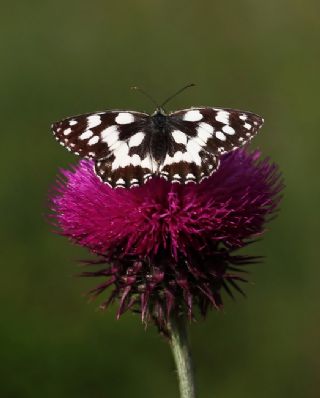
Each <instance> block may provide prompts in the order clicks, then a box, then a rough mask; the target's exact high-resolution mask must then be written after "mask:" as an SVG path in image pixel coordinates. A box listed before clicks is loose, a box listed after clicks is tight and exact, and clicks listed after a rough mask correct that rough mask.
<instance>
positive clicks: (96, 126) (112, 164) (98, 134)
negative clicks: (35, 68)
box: [52, 106, 263, 188]
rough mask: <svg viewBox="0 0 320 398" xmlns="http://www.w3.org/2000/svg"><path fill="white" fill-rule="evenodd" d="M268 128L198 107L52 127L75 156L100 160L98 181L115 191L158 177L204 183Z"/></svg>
mask: <svg viewBox="0 0 320 398" xmlns="http://www.w3.org/2000/svg"><path fill="white" fill-rule="evenodd" d="M262 124H263V119H262V118H261V117H260V116H258V115H256V114H254V113H251V112H244V111H240V110H236V109H228V108H211V107H194V108H189V109H183V110H178V111H175V112H171V113H169V114H166V113H165V111H164V109H163V108H162V106H161V107H157V109H156V110H155V112H154V113H153V114H151V115H150V114H147V113H142V112H136V111H128V110H106V111H103V112H95V113H87V114H83V115H78V116H73V117H68V118H66V119H64V120H62V121H59V122H56V123H54V124H53V125H52V130H53V133H54V136H55V138H56V139H57V141H58V142H59V143H60V144H61V145H63V146H64V147H66V148H67V149H68V150H69V151H71V152H73V153H74V154H76V155H79V156H81V157H84V158H89V159H92V160H94V170H95V173H96V175H97V176H98V177H99V178H100V179H101V180H102V181H103V182H104V183H106V184H108V185H110V186H111V187H112V188H120V187H122V188H132V187H136V186H140V185H142V184H144V183H145V182H146V181H148V180H149V179H150V178H152V177H154V176H160V177H162V178H164V179H166V180H168V181H170V182H173V183H182V184H188V183H192V182H193V183H198V182H201V181H202V180H203V179H205V178H207V177H209V176H210V175H211V174H213V173H214V172H215V171H216V170H217V169H218V167H219V159H220V157H221V155H223V154H224V153H227V152H230V151H232V150H234V149H237V148H239V147H241V146H243V145H244V144H246V143H247V142H248V141H249V140H251V138H252V137H253V136H255V134H256V133H257V132H258V130H259V129H260V128H261V126H262Z"/></svg>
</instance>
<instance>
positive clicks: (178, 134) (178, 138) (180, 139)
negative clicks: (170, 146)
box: [171, 130, 187, 145]
mask: <svg viewBox="0 0 320 398" xmlns="http://www.w3.org/2000/svg"><path fill="white" fill-rule="evenodd" d="M171 134H172V137H173V139H174V140H175V142H176V143H177V144H184V145H187V136H186V135H185V133H183V132H182V131H180V130H174V131H173V132H172V133H171Z"/></svg>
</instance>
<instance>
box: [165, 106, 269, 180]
mask: <svg viewBox="0 0 320 398" xmlns="http://www.w3.org/2000/svg"><path fill="white" fill-rule="evenodd" d="M169 117H170V123H171V130H172V131H171V137H170V138H171V139H170V145H169V151H168V154H167V156H166V158H165V160H164V162H163V164H162V165H161V167H160V174H161V175H163V177H166V178H167V179H168V180H170V181H174V182H182V183H188V182H199V181H201V180H202V179H204V178H206V177H208V176H210V175H211V174H212V173H213V172H214V171H216V170H217V168H218V166H219V157H220V156H221V155H222V154H224V153H226V152H230V151H232V150H234V149H237V148H239V147H241V146H243V145H244V144H246V143H247V142H248V141H250V140H251V138H252V137H254V136H255V134H256V133H257V132H258V130H259V129H260V127H261V126H262V124H263V119H262V118H261V117H260V116H258V115H256V114H253V113H250V112H244V111H240V110H235V109H228V108H191V109H185V110H180V111H176V112H173V113H171V114H170V115H169Z"/></svg>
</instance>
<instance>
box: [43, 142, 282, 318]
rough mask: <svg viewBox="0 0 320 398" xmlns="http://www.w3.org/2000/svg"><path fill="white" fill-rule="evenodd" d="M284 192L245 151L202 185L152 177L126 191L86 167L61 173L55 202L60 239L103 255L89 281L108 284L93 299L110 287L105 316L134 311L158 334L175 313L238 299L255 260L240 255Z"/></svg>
mask: <svg viewBox="0 0 320 398" xmlns="http://www.w3.org/2000/svg"><path fill="white" fill-rule="evenodd" d="M281 189H282V183H281V179H280V173H279V171H278V168H277V166H276V165H274V164H271V163H270V161H269V160H268V159H265V160H261V154H260V152H258V151H255V152H252V153H248V152H246V151H245V150H243V149H241V150H237V151H234V152H232V153H229V154H226V155H224V156H223V157H222V159H221V164H220V167H219V169H218V170H217V172H215V173H214V174H213V175H212V176H211V177H210V178H208V179H207V180H205V181H204V182H202V183H201V184H188V185H179V184H171V183H168V182H166V181H165V180H163V179H161V178H153V179H152V180H150V181H148V182H147V183H146V184H145V185H143V186H141V187H138V188H133V189H130V190H126V189H117V190H114V189H112V188H110V187H109V186H107V185H105V184H103V183H102V182H101V181H100V180H99V179H98V178H97V176H96V175H95V173H94V171H93V163H92V161H87V160H82V161H80V163H79V164H78V165H77V166H75V167H74V168H73V169H72V170H62V178H60V179H59V180H58V182H57V184H56V187H55V191H54V194H53V195H52V198H51V203H52V209H53V211H54V215H53V216H54V218H55V219H56V222H57V224H58V225H59V228H60V231H61V233H62V234H64V235H66V236H67V237H69V238H70V239H71V240H72V241H73V242H74V243H77V244H79V245H81V246H85V247H87V248H88V249H89V250H90V251H92V252H94V253H96V254H98V255H100V257H99V260H98V261H97V262H96V263H95V264H100V269H98V271H88V272H85V273H84V275H88V276H98V277H101V278H103V281H102V283H101V284H100V285H99V286H98V287H96V288H95V289H93V290H92V292H91V293H92V294H93V295H97V294H99V293H102V292H103V291H105V290H106V289H107V288H108V287H110V293H109V297H108V298H107V300H106V301H105V302H104V303H103V304H102V307H107V306H108V305H109V304H110V303H111V302H113V301H114V300H116V299H118V300H119V309H118V316H120V315H121V314H122V313H123V312H125V311H126V310H128V309H132V310H137V311H139V312H141V314H142V318H143V320H145V321H148V320H149V319H151V318H153V319H154V320H155V321H156V322H157V324H158V325H160V326H161V325H163V324H165V322H166V320H167V318H168V316H169V315H170V313H171V311H176V310H179V311H183V312H186V313H187V314H188V315H189V317H192V315H193V314H194V310H195V308H198V309H199V310H200V312H201V313H202V314H203V315H205V314H206V312H207V310H208V308H210V307H216V308H219V307H220V306H221V305H222V298H221V291H222V290H223V289H225V290H226V291H227V292H228V293H229V294H231V295H232V289H231V288H236V289H237V290H241V289H240V287H239V284H238V283H239V282H240V281H242V280H243V278H242V277H241V276H240V275H241V270H242V266H243V265H244V264H247V263H250V262H252V261H254V259H253V258H251V257H246V256H239V255H235V254H234V251H235V250H236V249H238V248H241V247H243V246H245V245H246V244H247V243H248V242H249V241H250V240H252V239H253V238H256V237H257V236H260V235H261V234H262V233H263V231H264V227H265V223H266V221H267V220H268V219H269V217H270V215H271V214H272V213H274V211H275V210H276V208H277V205H278V203H279V193H280V191H281Z"/></svg>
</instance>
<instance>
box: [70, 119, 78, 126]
mask: <svg viewBox="0 0 320 398" xmlns="http://www.w3.org/2000/svg"><path fill="white" fill-rule="evenodd" d="M75 124H78V122H77V121H76V120H70V121H69V125H70V126H74V125H75Z"/></svg>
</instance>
